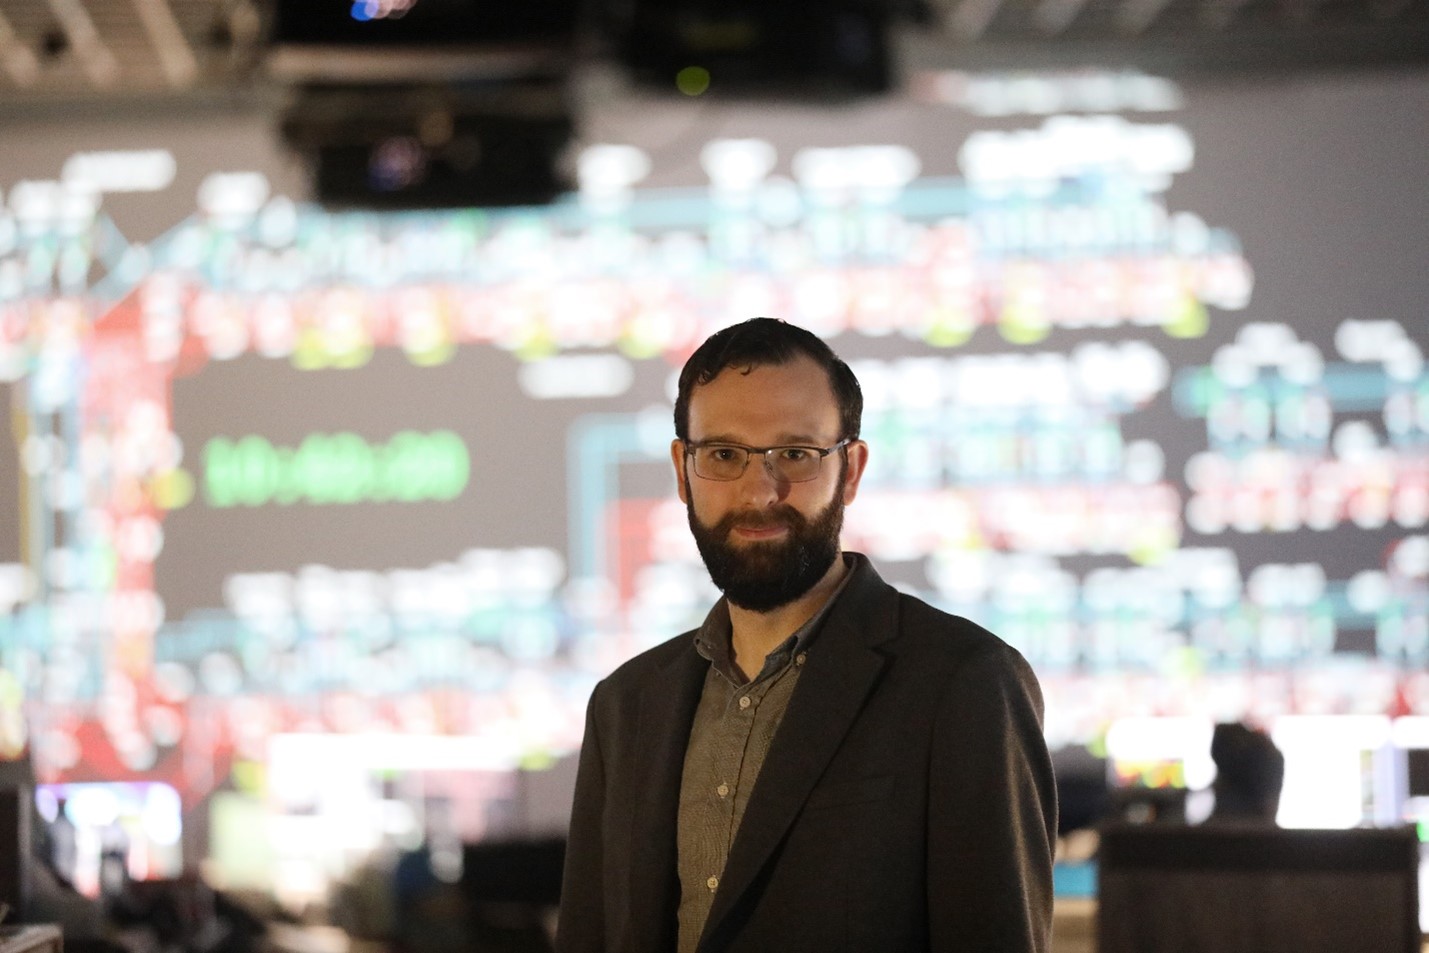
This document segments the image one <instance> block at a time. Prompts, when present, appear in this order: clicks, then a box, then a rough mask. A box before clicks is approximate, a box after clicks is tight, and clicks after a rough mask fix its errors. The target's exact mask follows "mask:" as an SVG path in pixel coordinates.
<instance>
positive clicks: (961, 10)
mask: <svg viewBox="0 0 1429 953" xmlns="http://www.w3.org/2000/svg"><path fill="white" fill-rule="evenodd" d="M1001 6H1002V0H962V3H959V4H958V8H957V9H956V10H954V11H953V13H952V15H951V16H949V17H948V18H947V21H946V26H947V28H948V29H950V30H952V31H953V33H955V34H957V35H958V36H959V37H961V38H962V39H965V40H976V39H977V38H978V37H980V36H982V35H983V33H984V32H986V31H987V28H988V25H989V24H990V23H992V18H993V17H995V16H997V11H998V8H999V7H1001Z"/></svg>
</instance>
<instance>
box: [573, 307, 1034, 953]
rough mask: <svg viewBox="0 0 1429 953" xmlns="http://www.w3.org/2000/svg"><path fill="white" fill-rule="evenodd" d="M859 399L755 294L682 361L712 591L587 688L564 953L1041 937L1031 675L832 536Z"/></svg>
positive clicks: (863, 452)
mask: <svg viewBox="0 0 1429 953" xmlns="http://www.w3.org/2000/svg"><path fill="white" fill-rule="evenodd" d="M862 408H863V399H862V395H861V393H860V391H859V387H858V382H857V381H856V380H855V378H854V376H853V373H852V372H851V371H850V370H849V368H848V366H847V365H846V364H844V362H843V361H841V360H839V359H838V358H837V357H836V356H835V355H834V354H833V352H832V351H830V350H829V348H828V347H827V345H825V344H824V343H823V342H822V341H820V340H819V339H818V338H817V337H815V336H814V335H812V334H810V333H809V332H807V331H804V330H802V329H799V328H796V327H794V326H792V325H788V324H785V323H783V322H780V321H774V320H771V319H768V318H756V319H754V320H752V321H748V322H745V323H743V324H740V325H736V326H734V327H731V328H727V329H725V330H723V331H720V332H719V333H717V334H715V335H714V336H713V337H711V338H710V339H709V340H707V341H706V342H705V343H704V344H703V345H702V346H701V347H700V348H699V349H698V350H697V351H696V352H695V353H694V355H692V356H691V358H690V360H689V361H688V362H687V363H686V365H685V367H684V370H683V371H682V372H681V375H680V383H679V393H678V397H677V400H676V402H675V433H676V436H677V439H676V440H675V441H674V443H673V444H672V446H671V449H670V457H671V462H672V463H673V464H674V468H675V478H676V481H677V485H678V487H679V494H680V499H681V500H682V501H683V502H684V503H685V505H686V507H687V509H688V511H689V520H690V529H691V531H692V532H693V533H694V536H695V540H696V542H697V543H698V546H699V550H700V554H701V556H702V557H703V558H704V561H705V565H706V566H707V567H708V569H709V571H710V576H711V578H712V579H713V580H714V582H715V584H716V585H717V586H718V587H719V588H720V589H721V590H722V591H723V592H724V598H722V599H721V600H720V601H719V602H718V603H717V604H716V605H715V607H714V609H713V610H711V612H710V614H709V616H708V618H707V619H706V620H705V622H704V624H703V625H702V626H701V627H700V628H699V629H697V630H696V631H694V632H692V633H686V634H684V635H681V636H679V637H677V638H675V639H673V640H671V641H669V642H666V643H664V644H663V645H660V646H658V647H656V648H654V649H652V650H650V651H648V652H645V653H644V654H642V655H639V656H637V657H636V658H634V659H632V660H631V661H629V662H627V663H626V664H625V665H623V666H621V667H620V668H619V669H618V670H616V672H614V673H613V674H612V675H611V676H610V677H609V678H607V679H605V680H604V681H602V682H601V683H600V684H599V685H597V686H596V689H595V692H594V693H593V695H592V696H591V701H590V708H589V712H588V717H587V723H586V735H585V743H584V745H583V746H582V749H581V759H580V769H579V775H578V779H577V782H576V797H575V808H574V811H573V813H572V817H571V832H570V843H569V847H568V850H567V855H566V870H565V881H564V887H563V893H562V899H561V914H560V922H559V927H558V931H557V947H558V948H559V949H560V950H561V951H562V953H671V951H677V953H694V951H699V953H717V951H718V953H726V951H727V953H734V951H748V953H787V951H811V953H814V951H817V953H838V951H843V953H903V951H937V953H943V951H953V950H966V951H970V953H1002V951H1006V953H1012V951H1018V953H1021V951H1042V950H1046V949H1047V948H1048V934H1049V930H1050V922H1051V907H1052V888H1051V879H1052V878H1051V868H1052V847H1051V844H1052V841H1053V839H1054V836H1055V831H1056V805H1055V795H1054V793H1053V792H1054V787H1053V780H1052V770H1051V764H1050V760H1049V758H1048V755H1047V750H1046V746H1045V743H1044V742H1043V739H1042V734H1041V711H1042V701H1041V695H1040V692H1039V689H1038V686H1037V682H1036V680H1035V678H1034V677H1033V675H1032V672H1031V670H1030V669H1029V667H1028V666H1027V664H1026V662H1025V661H1024V660H1023V659H1022V657H1021V656H1020V655H1018V654H1017V653H1016V652H1015V651H1013V650H1012V649H1011V648H1009V647H1008V646H1007V645H1005V644H1004V643H1003V642H1001V641H1000V640H998V639H997V638H996V637H995V636H993V635H992V634H991V633H989V632H987V631H985V630H983V629H981V628H979V627H978V626H976V625H974V624H973V623H971V622H969V621H967V620H965V619H960V618H957V617H954V616H949V615H946V614H944V613H942V612H939V611H937V610H936V609H933V608H932V607H930V606H928V605H927V604H925V603H923V602H921V601H919V600H917V599H914V598H912V597H910V596H906V595H903V594H901V593H899V592H897V591H896V590H895V589H893V588H892V587H891V586H889V585H887V584H886V583H884V582H883V580H882V579H880V578H879V576H878V573H877V572H875V571H874V569H873V567H872V566H871V565H870V564H869V563H868V561H867V559H865V558H864V557H863V556H861V555H859V554H856V553H842V554H841V553H840V551H839V547H838V538H839V530H840V528H841V526H842V522H843V508H844V506H845V505H846V504H848V503H851V502H853V500H854V498H855V496H857V494H858V487H859V481H860V479H861V478H862V476H863V473H864V468H865V466H866V465H867V463H868V447H867V445H866V444H865V443H864V442H863V441H862V440H860V439H859V425H860V417H861V414H862Z"/></svg>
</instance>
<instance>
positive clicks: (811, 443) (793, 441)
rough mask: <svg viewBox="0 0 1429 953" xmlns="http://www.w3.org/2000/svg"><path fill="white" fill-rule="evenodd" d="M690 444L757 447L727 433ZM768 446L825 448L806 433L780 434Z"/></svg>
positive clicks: (816, 439) (693, 441)
mask: <svg viewBox="0 0 1429 953" xmlns="http://www.w3.org/2000/svg"><path fill="white" fill-rule="evenodd" d="M690 443H697V444H703V443H729V444H734V445H735V446H739V447H753V446H755V444H752V443H750V442H749V441H747V440H741V439H739V438H738V437H736V436H734V435H733V434H727V433H720V434H711V435H710V436H708V437H705V438H704V439H702V440H691V441H690ZM768 446H771V447H823V446H824V444H822V443H820V442H819V440H818V438H816V437H812V436H810V435H809V434H806V433H781V434H779V436H778V439H776V440H775V441H774V442H773V443H771V444H768Z"/></svg>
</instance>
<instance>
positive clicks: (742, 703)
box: [739, 695, 754, 708]
mask: <svg viewBox="0 0 1429 953" xmlns="http://www.w3.org/2000/svg"><path fill="white" fill-rule="evenodd" d="M752 704H754V703H753V702H752V701H750V700H749V696H748V695H741V696H739V707H740V708H748V707H749V706H750V705H752Z"/></svg>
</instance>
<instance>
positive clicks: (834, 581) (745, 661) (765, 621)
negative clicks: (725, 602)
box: [729, 554, 849, 678]
mask: <svg viewBox="0 0 1429 953" xmlns="http://www.w3.org/2000/svg"><path fill="white" fill-rule="evenodd" d="M848 571H849V569H848V567H847V566H846V565H844V558H843V555H842V554H840V555H838V556H836V557H835V558H834V561H833V564H832V565H830V566H829V571H828V572H826V573H824V575H823V578H821V579H820V580H819V581H818V582H816V583H814V586H813V588H811V589H810V590H809V591H808V592H806V593H804V594H803V595H802V596H800V597H799V598H798V599H795V600H794V601H793V602H790V603H788V604H786V605H782V606H780V607H779V608H777V609H771V610H769V611H768V612H755V611H753V610H751V609H743V608H740V607H739V606H737V605H735V604H734V603H732V602H731V603H730V604H729V621H730V626H731V635H730V647H731V648H732V649H733V650H734V664H735V667H736V668H738V669H739V670H740V671H741V672H743V673H744V676H745V678H753V677H754V676H755V675H757V674H759V670H760V669H761V668H763V667H764V659H765V657H766V656H767V655H768V654H769V653H770V652H772V651H774V649H775V648H777V647H778V646H779V644H780V643H781V642H783V641H784V640H785V639H787V638H788V637H789V636H790V635H792V634H794V633H795V632H797V631H798V629H799V626H801V625H803V624H804V623H805V622H808V621H809V620H810V619H812V618H813V617H814V614H815V613H817V612H818V611H819V610H820V609H822V608H823V607H824V603H825V602H828V601H829V597H830V596H831V595H833V593H834V590H835V589H837V588H838V585H839V583H840V582H842V581H843V577H844V575H845V574H846V573H847V572H848Z"/></svg>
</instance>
